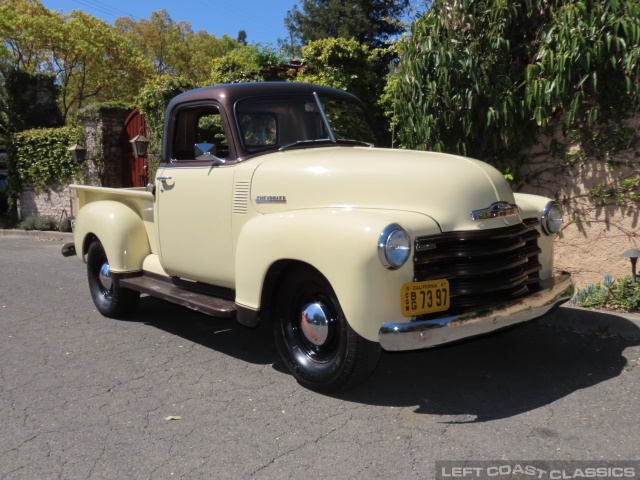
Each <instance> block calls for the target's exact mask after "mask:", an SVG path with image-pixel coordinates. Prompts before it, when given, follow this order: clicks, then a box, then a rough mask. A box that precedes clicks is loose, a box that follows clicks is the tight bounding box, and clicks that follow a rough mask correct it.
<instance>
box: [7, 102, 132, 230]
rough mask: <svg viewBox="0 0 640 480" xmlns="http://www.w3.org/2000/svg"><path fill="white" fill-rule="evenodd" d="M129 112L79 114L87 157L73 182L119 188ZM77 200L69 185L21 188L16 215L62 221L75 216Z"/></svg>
mask: <svg viewBox="0 0 640 480" xmlns="http://www.w3.org/2000/svg"><path fill="white" fill-rule="evenodd" d="M130 112H131V110H130V109H125V108H112V107H110V108H105V107H100V108H93V107H89V108H88V109H85V110H83V111H82V112H80V114H79V116H80V119H81V120H82V129H83V135H84V139H85V147H86V148H87V154H86V159H85V162H86V169H85V170H84V172H83V173H82V174H80V175H79V178H77V179H75V182H76V183H80V184H84V185H94V186H98V187H122V156H123V151H122V148H123V147H122V145H123V140H122V135H123V127H124V121H125V120H126V118H127V116H128V115H129V113H130ZM124 145H126V143H125V144H124ZM76 200H77V198H76V196H75V192H74V191H71V189H70V188H69V187H68V186H53V187H49V188H47V189H46V190H45V191H43V192H40V191H36V190H35V189H34V188H32V187H31V186H29V185H23V190H22V193H21V194H20V200H19V202H18V215H19V217H20V218H21V219H25V218H27V217H31V216H36V215H37V216H51V217H54V218H56V219H57V220H62V219H64V218H66V217H69V216H75V215H76V213H77V201H76Z"/></svg>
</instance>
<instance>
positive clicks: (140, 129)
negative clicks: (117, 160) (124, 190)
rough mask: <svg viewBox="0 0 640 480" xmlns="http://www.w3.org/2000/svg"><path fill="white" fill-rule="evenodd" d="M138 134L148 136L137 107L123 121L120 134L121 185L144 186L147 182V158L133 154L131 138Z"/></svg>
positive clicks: (145, 125) (142, 117) (142, 116)
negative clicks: (122, 129) (122, 128)
mask: <svg viewBox="0 0 640 480" xmlns="http://www.w3.org/2000/svg"><path fill="white" fill-rule="evenodd" d="M138 135H143V136H145V137H147V138H148V137H149V134H148V132H147V124H146V122H145V120H144V115H142V114H141V113H140V110H138V109H137V108H136V109H135V110H134V111H133V112H131V113H130V114H129V116H128V117H127V119H126V120H125V121H124V135H123V136H122V139H123V140H122V146H121V148H122V186H123V187H146V186H147V183H148V182H149V177H148V171H149V160H148V158H147V157H146V156H145V157H136V156H135V155H134V154H133V148H132V147H131V140H133V139H134V138H135V137H137V136H138Z"/></svg>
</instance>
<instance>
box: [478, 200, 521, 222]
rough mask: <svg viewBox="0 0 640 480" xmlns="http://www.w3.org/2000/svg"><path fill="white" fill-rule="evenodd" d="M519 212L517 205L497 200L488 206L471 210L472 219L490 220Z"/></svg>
mask: <svg viewBox="0 0 640 480" xmlns="http://www.w3.org/2000/svg"><path fill="white" fill-rule="evenodd" d="M518 212H519V209H518V206H517V205H511V204H510V203H507V202H496V203H493V204H491V206H490V207H488V208H481V209H480V210H474V211H472V212H471V220H488V219H490V218H498V217H507V216H509V215H517V214H518Z"/></svg>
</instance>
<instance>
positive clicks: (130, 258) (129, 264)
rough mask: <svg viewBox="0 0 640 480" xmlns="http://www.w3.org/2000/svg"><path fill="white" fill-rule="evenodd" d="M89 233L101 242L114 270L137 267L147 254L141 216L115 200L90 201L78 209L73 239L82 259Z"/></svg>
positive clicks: (140, 267) (127, 270)
mask: <svg viewBox="0 0 640 480" xmlns="http://www.w3.org/2000/svg"><path fill="white" fill-rule="evenodd" d="M92 235H93V236H95V237H98V240H100V242H101V243H102V246H103V247H104V250H105V253H106V254H107V258H108V259H109V267H110V268H111V271H112V272H115V273H125V272H134V271H138V270H141V269H142V262H143V260H144V259H145V258H146V257H147V256H148V255H149V254H150V253H151V249H150V246H149V238H148V236H147V232H146V229H145V227H144V222H143V221H142V218H141V217H140V215H138V213H136V211H135V210H133V209H132V208H131V207H128V206H127V205H125V204H123V203H120V202H117V201H112V200H102V201H95V202H91V203H88V204H86V205H84V206H83V207H82V208H81V209H80V211H79V212H78V215H77V217H76V221H75V227H74V241H75V244H76V248H77V249H78V251H79V252H81V253H82V255H81V258H83V259H84V254H86V252H87V249H88V248H89V245H88V243H89V242H88V239H89V238H90V236H92ZM80 248H82V250H80Z"/></svg>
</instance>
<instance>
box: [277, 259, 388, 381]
mask: <svg viewBox="0 0 640 480" xmlns="http://www.w3.org/2000/svg"><path fill="white" fill-rule="evenodd" d="M274 328H275V341H276V346H277V347H278V351H279V352H280V355H281V357H282V359H283V360H284V362H285V364H286V366H287V368H288V369H289V370H290V371H291V373H292V374H293V376H294V377H295V378H296V380H298V382H300V383H301V384H302V385H304V386H306V387H308V388H311V389H313V390H321V391H336V390H341V389H347V388H350V387H353V386H355V385H357V384H358V383H361V382H362V381H364V380H365V379H366V378H367V377H368V376H369V375H370V374H371V372H373V370H374V369H375V367H376V365H377V363H378V358H379V356H380V346H379V344H378V343H375V342H370V341H368V340H366V339H364V338H362V337H360V336H359V335H358V334H357V333H356V332H355V331H353V329H352V328H351V327H350V326H349V324H348V323H347V320H346V318H345V316H344V314H343V313H342V309H341V308H340V304H339V302H338V299H337V298H336V295H335V293H334V292H333V289H332V288H331V285H330V284H329V282H328V281H327V280H326V279H325V278H324V277H323V276H322V275H321V274H320V273H318V272H317V271H316V270H314V269H311V268H296V269H294V270H292V271H291V272H289V273H288V274H287V277H286V278H285V280H284V282H283V283H282V285H281V286H280V289H279V291H278V294H277V297H276V306H275V325H274Z"/></svg>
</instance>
